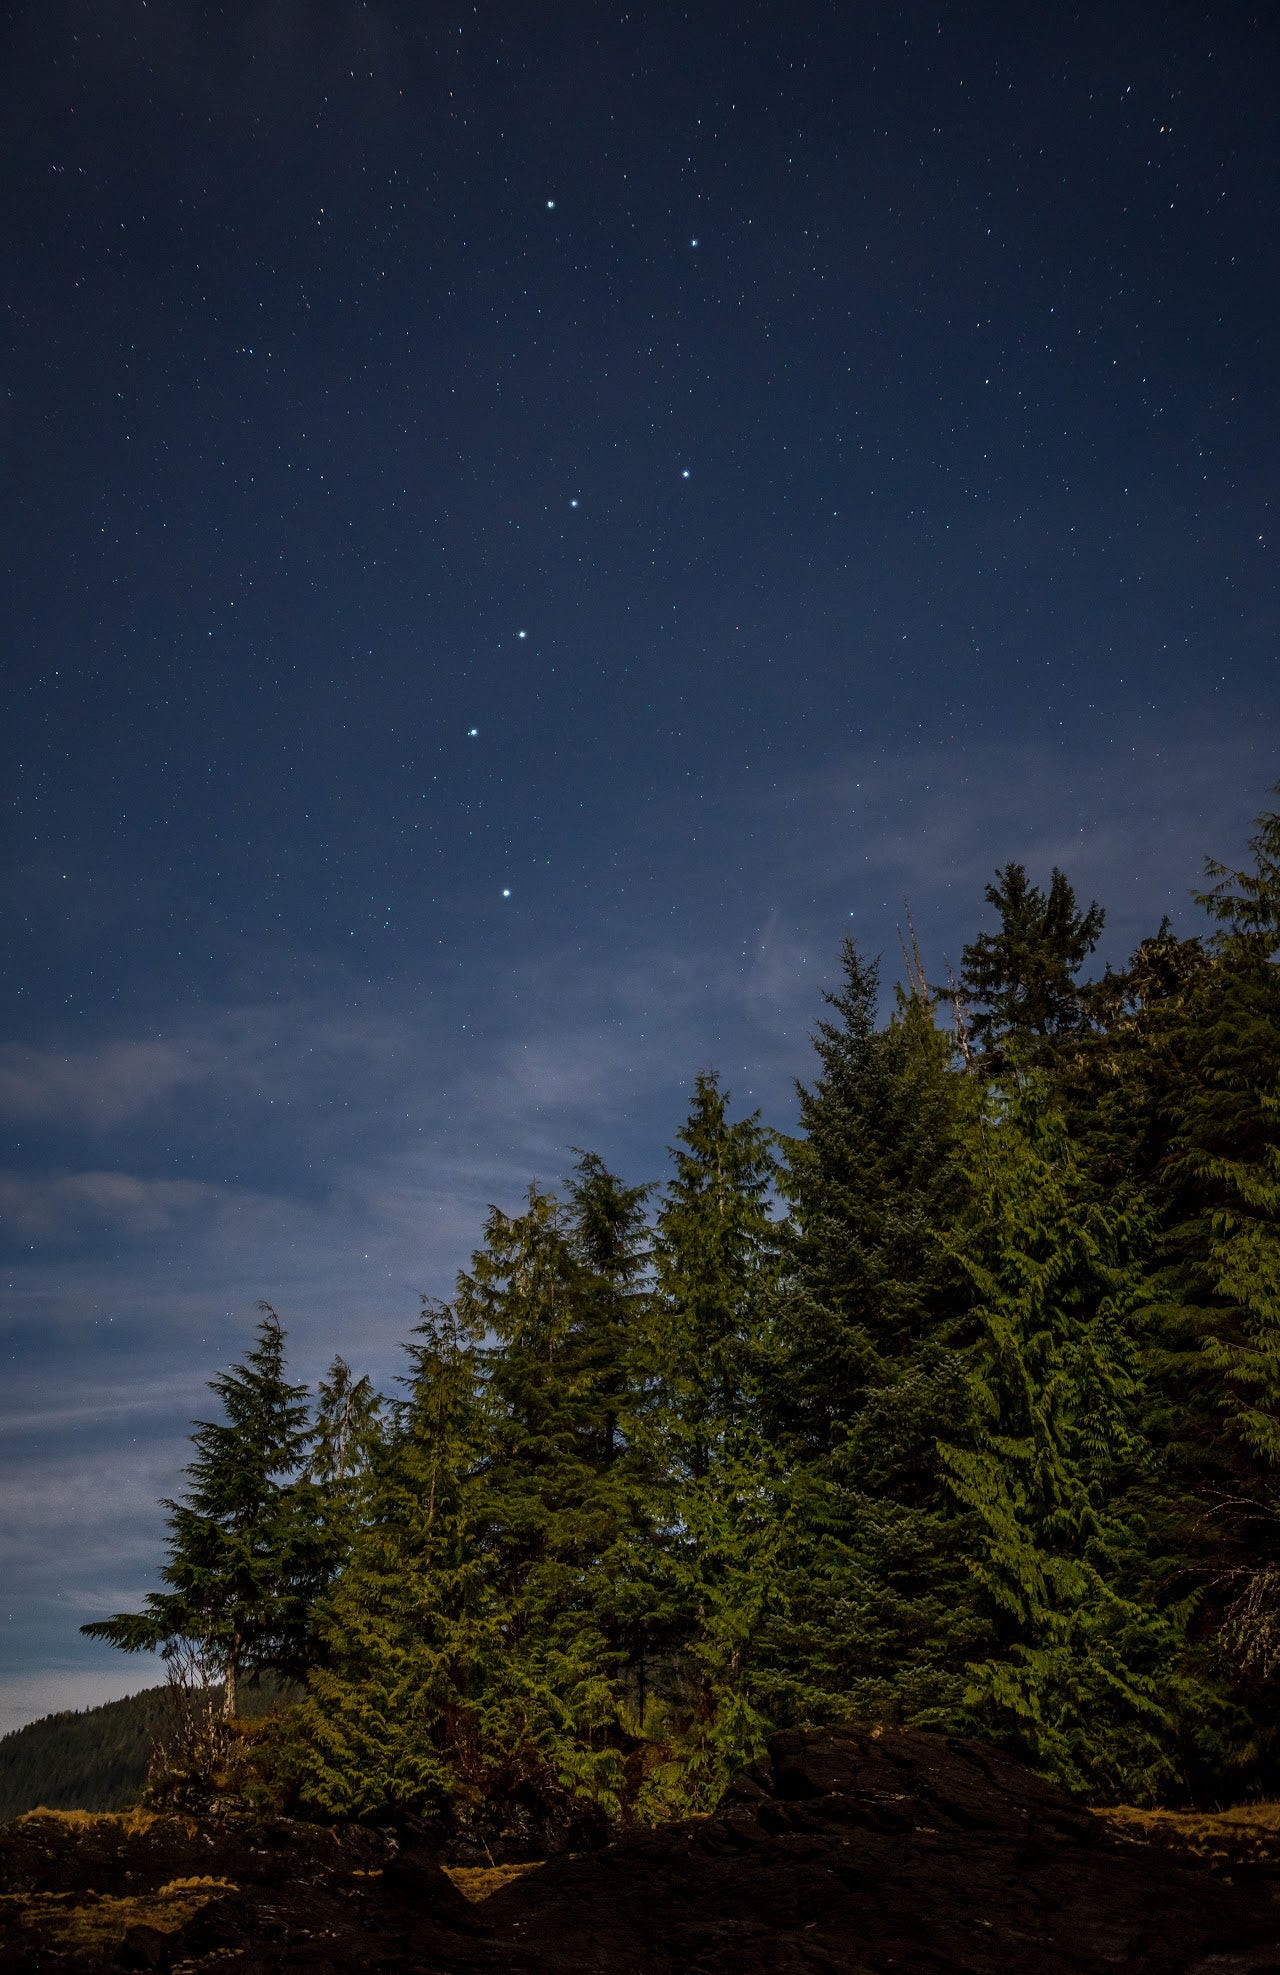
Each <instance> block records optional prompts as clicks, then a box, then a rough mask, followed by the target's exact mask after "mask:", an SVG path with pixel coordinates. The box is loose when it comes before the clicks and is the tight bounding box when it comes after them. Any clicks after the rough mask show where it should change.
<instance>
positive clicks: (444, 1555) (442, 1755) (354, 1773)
mask: <svg viewBox="0 0 1280 1975" xmlns="http://www.w3.org/2000/svg"><path fill="white" fill-rule="evenodd" d="M415 1338H416V1339H418V1340H420V1341H418V1342H415V1343H413V1344H412V1345H410V1347H409V1356H410V1361H411V1365H412V1372H411V1375H410V1377H409V1380H408V1386H409V1396H408V1399H407V1401H406V1402H405V1403H404V1404H403V1405H402V1407H401V1408H400V1411H399V1414H398V1417H397V1418H396V1420H395V1423H394V1425H393V1426H392V1428H391V1430H390V1432H389V1433H388V1435H387V1437H386V1440H385V1444H384V1445H383V1446H382V1447H381V1449H380V1450H378V1451H377V1452H376V1453H375V1456H374V1458H373V1461H372V1464H371V1466H370V1470H369V1475H368V1483H367V1489H366V1492H365V1498H364V1517H363V1522H362V1526H361V1528H360V1529H359V1532H358V1534H357V1535H356V1537H355V1540H354V1542H353V1544H352V1549H351V1554H350V1556H349V1558H348V1560H347V1564H346V1568H345V1569H344V1571H343V1572H342V1575H341V1577H340V1578H339V1579H338V1582H337V1584H336V1585H335V1586H334V1588H333V1590H332V1591H331V1592H330V1594H329V1596H328V1597H327V1599H326V1600H325V1601H324V1603H323V1605H322V1606H321V1609H320V1613H319V1617H318V1630H319V1634H320V1640H321V1644H322V1647H323V1652H324V1662H323V1664H321V1665H319V1666H317V1667H315V1668H314V1669H313V1670H312V1674H311V1689H310V1693H309V1695H308V1698H307V1700H306V1702H305V1703H304V1704H303V1706H302V1707H301V1709H300V1710H299V1712H298V1716H297V1720H296V1728H295V1735H294V1738H293V1740H294V1752H293V1762H294V1774H295V1776H296V1777H297V1779H298V1780H299V1782H300V1784H301V1788H302V1794H303V1797H304V1800H305V1801H306V1802H308V1803H310V1804H311V1805H312V1806H314V1807H316V1808H318V1809H321V1810H325V1811H328V1812H331V1813H334V1814H338V1815H342V1816H348V1817H352V1816H354V1817H359V1816H365V1815H367V1814H370V1813H372V1812H375V1811H379V1810H383V1809H386V1808H389V1807H390V1808H399V1809H407V1810H411V1811H415V1812H419V1813H426V1814H430V1813H432V1812H436V1813H439V1812H442V1811H444V1810H446V1809H448V1810H451V1811H457V1810H459V1809H461V1810H463V1811H465V1809H466V1808H467V1807H469V1806H471V1805H473V1804H475V1803H477V1802H480V1801H482V1800H483V1798H484V1795H485V1793H486V1791H487V1790H488V1789H489V1788H491V1787H492V1785H493V1781H494V1776H493V1772H494V1768H495V1750H494V1746H493V1745H494V1737H495V1727H494V1716H495V1712H496V1711H500V1706H501V1695H502V1691H503V1679H502V1669H503V1659H504V1639H503V1631H502V1622H501V1621H502V1612H501V1605H500V1598H499V1595H498V1592H499V1586H498V1578H497V1568H496V1562H495V1558H494V1554H493V1541H492V1530H491V1525H490V1511H489V1494H488V1478H487V1472H486V1469H487V1456H488V1450H489V1432H488V1425H487V1421H486V1417H485V1410H484V1398H483V1390H482V1385H481V1361H480V1353H479V1349H478V1346H477V1338H476V1332H475V1329H474V1327H473V1326H468V1324H467V1322H466V1321H465V1319H463V1318H461V1317H460V1316H459V1314H458V1312H457V1311H456V1310H455V1309H454V1308H453V1307H451V1306H450V1305H447V1304H445V1305H432V1306H428V1307H427V1308H425V1310H424V1314H423V1319H422V1322H421V1323H420V1324H419V1326H418V1328H417V1330H416V1332H415Z"/></svg>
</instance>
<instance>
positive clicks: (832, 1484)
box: [770, 940, 983, 1720]
mask: <svg viewBox="0 0 1280 1975" xmlns="http://www.w3.org/2000/svg"><path fill="white" fill-rule="evenodd" d="M842 961H843V968H844V980H843V983H842V985H841V987H840V988H839V989H838V990H837V991H836V992H835V993H833V994H829V995H828V996H827V1004H828V1006H829V1008H830V1009H831V1010H832V1016H831V1018H830V1019H824V1020H823V1021H822V1022H821V1023H820V1024H819V1025H818V1029H817V1033H816V1036H815V1045H816V1048H817V1053H818V1063H819V1070H818V1076H817V1078H816V1079H815V1081H814V1083H813V1085H812V1086H810V1087H805V1086H801V1087H800V1090H799V1096H800V1123H801V1134H800V1135H798V1136H797V1137H796V1138H795V1139H793V1140H790V1141H788V1144H787V1170H786V1174H785V1181H784V1184H785V1188H786V1193H787V1197H788V1200H789V1203H790V1206H791V1219H790V1223H789V1226H788V1231H787V1245H786V1255H785V1272H784V1280H783V1285H782V1290H781V1293H780V1296H779V1299H778V1362H777V1365H776V1368H775V1370H774V1373H773V1375H772V1378H771V1381H770V1385H771V1395H772V1408H771V1411H772V1418H773V1422H774V1424H773V1431H774V1433H775V1434H776V1435H777V1436H779V1437H780V1440H781V1444H782V1445H783V1446H784V1447H785V1448H786V1449H787V1451H788V1454H789V1457H790V1462H791V1477H790V1484H789V1485H790V1500H791V1517H792V1534H791V1546H790V1567H789V1570H788V1574H787V1584H786V1601H785V1617H784V1619H783V1621H782V1622H781V1623H780V1625H779V1627H778V1628H777V1634H776V1649H775V1653H774V1667H775V1672H774V1682H775V1689H774V1698H773V1708H774V1712H775V1714H777V1715H780V1716H783V1717H789V1718H793V1719H795V1718H798V1719H824V1718H831V1717H833V1716H834V1717H837V1718H838V1717H841V1716H846V1715H851V1714H868V1713H869V1714H872V1715H879V1716H881V1717H882V1718H884V1717H889V1718H894V1719H900V1720H952V1719H955V1718H956V1714H957V1710H958V1708H959V1706H960V1694H961V1689H962V1685H963V1667H964V1663H965V1660H966V1658H967V1657H968V1656H969V1655H970V1654H971V1653H972V1652H974V1651H976V1650H977V1648H978V1645H979V1643H980V1641H981V1638H982V1636H983V1629H982V1625H981V1622H980V1620H979V1618H978V1615H977V1614H976V1611H975V1601H974V1597H973V1594H972V1589H971V1585H970V1582H969V1579H968V1576H967V1573H966V1571H965V1568H964V1563H963V1550H962V1545H961V1541H960V1533H959V1529H958V1522H959V1514H958V1510H957V1505H956V1502H955V1499H954V1495H953V1494H952V1492H951V1491H950V1489H949V1488H948V1486H947V1484H946V1479H945V1474H944V1471H943V1468H942V1464H941V1462H940V1459H939V1455H938V1451H937V1450H938V1442H939V1440H940V1439H941V1438H950V1437H954V1436H955V1435H957V1434H961V1435H962V1434H963V1432H964V1430H965V1423H966V1420H967V1414H968V1409H969V1406H970V1394H969V1388H968V1384H967V1379H966V1375H965V1367H964V1362H963V1357H962V1355H961V1347H962V1345H963V1344H964V1341H965V1337H964V1333H963V1330H962V1323H963V1317H964V1312H965V1308H966V1302H967V1297H966V1293H965V1289H964V1283H963V1277H962V1272H961V1270H960V1269H959V1267H958V1266H957V1264H956V1262H955V1260H954V1258H953V1257H952V1256H950V1255H949V1253H948V1251H947V1249H946V1246H945V1243H944V1237H945V1236H946V1234H947V1232H948V1230H950V1229H951V1228H953V1227H954V1225H955V1222H956V1218H957V1215H958V1213H959V1212H960V1209H961V1206H962V1204H963V1200H964V1183H963V1174H962V1171H961V1164H960V1157H959V1153H960V1147H961V1144H962V1130H963V1124H964V1119H965V1116H966V1114H967V1112H968V1110H969V1109H970V1108H971V1106H972V1101H973V1094H972V1089H971V1086H970V1084H969V1082H968V1081H967V1080H966V1079H965V1078H963V1077H962V1076H961V1075H959V1074H958V1073H957V1072H956V1070H955V1069H953V1067H952V1062H951V1058H952V1049H953V1044H952V1040H951V1038H950V1037H949V1035H948V1034H947V1033H946V1032H945V1031H943V1030H940V1029H939V1028H938V1027H937V1026H936V1025H935V1021H934V1011H933V1007H932V1004H931V1002H930V1001H929V1000H928V999H927V998H926V995H925V994H924V993H922V992H921V991H920V990H919V989H918V988H917V990H916V991H914V992H912V993H911V994H909V995H907V994H900V995H899V997H898V1004H897V1007H896V1010H895V1012H894V1014H893V1016H892V1017H891V1019H890V1020H889V1022H888V1023H887V1024H885V1025H884V1026H881V1025H880V1023H879V1021H878V1011H877V1000H878V989H879V976H878V968H877V966H876V964H875V963H874V962H872V961H868V960H865V959H864V958H863V956H862V955H861V954H860V953H859V952H858V949H857V947H856V946H855V945H854V943H853V942H852V941H851V940H846V942H845V945H844V949H843V954H842Z"/></svg>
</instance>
